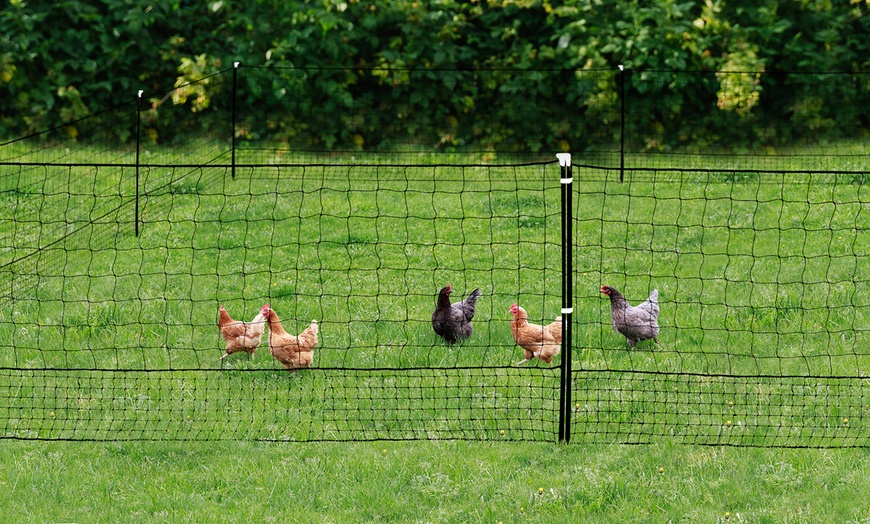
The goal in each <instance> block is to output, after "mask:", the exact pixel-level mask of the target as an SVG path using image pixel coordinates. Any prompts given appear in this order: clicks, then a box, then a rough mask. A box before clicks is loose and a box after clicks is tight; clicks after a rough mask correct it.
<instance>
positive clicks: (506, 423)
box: [0, 162, 561, 440]
mask: <svg viewBox="0 0 870 524" xmlns="http://www.w3.org/2000/svg"><path fill="white" fill-rule="evenodd" d="M24 169H25V168H22V171H21V174H20V177H19V178H20V179H21V180H22V181H23V180H26V179H27V173H25V171H24ZM76 169H77V168H70V167H62V168H46V169H41V170H38V171H37V174H38V177H39V178H38V179H39V180H43V179H44V178H43V177H44V175H45V174H46V173H47V174H49V175H50V176H51V175H54V176H59V177H67V178H68V179H73V178H74V179H75V180H77V181H79V183H80V184H81V185H82V186H83V187H94V188H99V187H100V186H101V184H106V185H107V186H109V187H110V189H108V190H106V191H104V192H100V191H99V190H95V191H92V193H94V194H88V192H87V191H84V190H82V191H81V192H69V191H65V190H63V189H60V188H63V187H67V186H66V184H52V183H49V182H40V183H41V184H42V185H41V186H39V188H40V189H41V191H35V192H34V194H37V195H38V198H32V199H31V198H27V197H23V196H17V197H16V198H15V199H14V200H13V201H12V203H11V206H9V208H7V212H6V213H7V214H6V217H5V219H4V220H5V221H6V222H7V223H12V224H13V225H14V228H15V229H16V235H17V236H18V238H19V242H18V244H17V245H18V246H19V248H18V249H17V250H13V251H11V252H10V253H8V255H7V256H8V259H7V261H6V268H7V273H6V275H5V278H6V282H5V284H4V289H5V290H6V291H5V293H4V301H5V303H6V306H7V307H6V308H4V311H5V313H4V314H3V321H2V322H0V326H2V329H3V331H4V332H5V336H4V337H3V340H6V341H7V343H6V346H5V347H4V351H3V352H2V357H0V358H2V363H0V368H3V369H5V370H7V372H6V373H5V375H4V379H3V380H2V381H0V383H2V384H3V386H2V388H0V396H2V398H3V407H2V410H3V416H2V417H0V420H3V421H4V423H5V427H4V430H3V435H5V436H6V437H8V438H45V439H98V440H103V439H120V440H125V439H137V438H148V439H194V440H199V439H213V438H250V439H258V440H330V439H336V440H355V439H408V438H418V439H419V438H451V439H454V438H465V439H480V438H490V439H500V438H506V439H519V440H525V439H529V440H531V439H540V438H545V439H551V438H553V437H552V436H553V433H554V432H555V428H556V423H557V419H558V417H557V415H556V413H557V409H558V401H559V399H558V390H559V372H558V369H557V368H556V367H554V366H556V365H557V362H554V363H553V364H552V366H551V365H547V364H544V363H540V365H537V364H534V363H532V364H529V365H526V366H515V364H516V363H517V362H518V361H520V360H522V356H523V352H522V350H521V349H520V348H519V347H518V346H517V345H516V344H515V342H514V339H513V337H512V334H511V329H510V319H511V313H510V306H511V305H512V304H513V303H519V304H521V305H522V306H524V307H525V308H526V309H527V310H528V311H529V315H530V318H531V319H537V320H539V321H541V320H544V321H552V320H553V319H554V318H555V317H556V316H558V315H559V314H560V310H559V306H560V300H561V297H560V293H559V290H560V286H561V245H560V240H561V237H560V232H559V227H558V224H559V220H560V216H561V215H560V209H559V206H560V201H559V192H560V186H559V178H558V174H559V170H558V166H555V165H554V162H545V163H533V164H526V165H514V166H486V165H461V166H452V165H445V166H430V167H426V168H409V167H407V166H383V165H381V166H365V165H328V166H327V165H307V166H275V167H265V166H256V167H253V166H249V167H245V166H237V168H236V170H235V178H233V177H232V172H231V170H230V169H229V168H227V167H199V168H189V167H179V168H171V167H162V166H161V167H148V168H145V169H143V170H142V173H141V175H142V176H141V189H140V199H139V202H138V213H139V215H138V216H139V235H138V236H137V235H136V234H135V228H134V221H135V219H136V216H137V215H136V213H134V201H133V199H132V198H129V196H128V195H127V194H118V193H124V191H118V189H117V188H118V187H119V186H122V185H123V184H124V182H119V179H123V176H124V170H123V169H113V168H110V167H98V166H89V167H88V168H87V170H82V171H80V172H77V171H76ZM50 176H49V179H50ZM34 181H35V180H34ZM37 202H38V203H37ZM35 204H36V205H35ZM34 212H41V213H55V214H57V215H58V216H62V217H65V218H64V219H63V224H62V225H63V226H64V227H57V226H54V227H46V224H44V223H43V222H42V221H40V220H39V219H38V218H36V217H33V215H30V218H28V214H30V213H34ZM28 238H32V239H33V242H28V241H27V240H26V239H28ZM447 284H450V285H451V286H452V288H453V289H455V290H456V295H455V296H454V301H457V300H461V299H462V298H464V296H465V295H466V294H468V293H470V292H471V290H472V289H474V288H480V289H481V290H482V296H481V297H480V298H479V300H478V301H477V308H476V309H477V311H476V315H475V316H474V319H473V325H474V331H473V335H472V336H471V338H469V339H466V340H462V341H460V342H458V343H455V344H448V343H447V342H445V341H444V340H442V339H441V338H440V337H439V336H438V335H436V334H435V333H434V332H433V330H432V326H431V315H432V313H433V310H434V308H435V298H436V295H437V294H438V290H439V289H440V288H442V287H444V286H446V285H447ZM459 295H462V297H459V298H456V297H457V296H459ZM266 304H268V305H269V307H270V309H271V310H273V311H274V312H275V313H276V314H277V317H276V320H279V321H280V323H281V324H282V326H283V328H284V329H285V330H286V331H287V332H288V333H289V334H294V335H295V334H299V333H300V332H302V331H303V330H304V329H305V328H306V327H307V326H309V324H310V323H311V321H312V320H313V319H316V320H317V323H318V326H319V333H318V335H319V337H318V338H319V340H318V342H317V345H316V347H315V348H314V352H313V362H312V363H311V366H310V367H311V368H310V369H305V370H302V371H299V372H296V373H292V372H289V371H286V370H285V369H284V366H283V365H282V364H281V363H280V362H279V361H278V360H276V358H277V356H276V358H273V356H272V355H270V344H269V333H270V332H272V331H274V329H273V328H274V327H275V326H273V325H271V324H270V326H269V328H268V329H264V326H263V324H262V320H260V321H259V322H260V329H261V332H262V331H266V334H265V335H263V337H262V341H261V342H260V344H259V347H258V348H257V349H256V350H255V351H254V352H253V354H248V352H246V351H241V352H238V353H233V354H231V355H229V356H226V355H225V352H224V350H225V341H224V339H222V338H221V334H220V333H219V330H218V308H219V306H223V307H224V308H225V310H226V311H227V312H228V313H229V314H230V315H231V316H232V317H233V319H234V320H244V321H250V320H252V317H254V316H255V314H257V313H258V312H260V311H261V309H262V306H264V305H266ZM222 356H224V358H221V357H222Z"/></svg>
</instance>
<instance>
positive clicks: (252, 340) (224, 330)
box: [218, 305, 266, 360]
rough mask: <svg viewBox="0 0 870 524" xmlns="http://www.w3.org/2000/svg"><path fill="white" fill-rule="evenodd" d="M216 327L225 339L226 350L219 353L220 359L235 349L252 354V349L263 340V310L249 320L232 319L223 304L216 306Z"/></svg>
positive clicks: (254, 349)
mask: <svg viewBox="0 0 870 524" xmlns="http://www.w3.org/2000/svg"><path fill="white" fill-rule="evenodd" d="M218 329H219V330H220V333H221V336H222V337H224V340H226V341H227V347H226V352H225V353H224V354H223V355H221V358H220V359H221V360H223V359H225V358H227V357H228V356H229V355H232V354H233V353H235V352H237V351H246V352H247V353H248V354H249V355H251V356H253V355H254V351H256V350H257V348H258V347H260V342H261V341H262V340H263V331H264V330H265V329H266V323H265V322H264V319H263V311H262V310H260V312H259V313H257V316H255V317H254V318H253V319H252V320H251V321H250V322H239V321H238V320H233V319H232V318H231V317H230V314H229V313H227V310H226V309H224V307H223V305H221V306H220V307H219V308H218Z"/></svg>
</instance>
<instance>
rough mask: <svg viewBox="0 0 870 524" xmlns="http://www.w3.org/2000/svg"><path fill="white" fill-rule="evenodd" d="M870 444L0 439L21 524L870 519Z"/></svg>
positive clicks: (8, 498) (1, 460) (1, 472)
mask: <svg viewBox="0 0 870 524" xmlns="http://www.w3.org/2000/svg"><path fill="white" fill-rule="evenodd" d="M868 474H870V455H868V453H867V452H866V451H865V450H783V449H756V448H728V447H695V446H682V445H671V444H668V443H667V442H662V441H659V442H656V443H654V444H649V445H643V446H625V445H604V444H602V445H595V446H588V445H583V444H571V445H568V446H561V445H555V444H552V443H549V442H541V443H525V444H520V443H516V442H507V443H480V442H445V441H441V442H374V443H350V444H348V443H341V444H339V443H309V444H257V443H249V442H227V443H214V442H195V443H185V442H173V443H149V442H126V443H67V442H8V441H7V442H4V443H3V444H2V445H0V486H2V488H3V491H4V496H3V497H2V498H0V513H2V514H3V516H4V520H8V521H9V522H79V523H89V522H242V521H245V522H299V523H306V522H333V523H357V522H395V523H404V522H433V523H447V522H455V523H495V524H497V523H499V522H502V523H563V522H596V523H599V522H600V523H628V522H637V523H640V522H684V523H694V522H698V523H708V522H722V523H724V522H757V523H818V522H856V523H857V522H866V521H867V519H868V517H870V484H868V483H867V478H868Z"/></svg>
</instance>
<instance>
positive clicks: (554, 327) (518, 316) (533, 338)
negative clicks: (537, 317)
mask: <svg viewBox="0 0 870 524" xmlns="http://www.w3.org/2000/svg"><path fill="white" fill-rule="evenodd" d="M511 315H513V317H514V318H513V320H511V333H513V335H514V340H515V341H516V343H517V345H519V346H520V347H521V348H523V356H524V357H525V360H522V361H520V362H517V364H518V365H519V364H525V363H526V362H528V361H529V360H532V359H533V358H538V359H540V360H542V361H544V362H546V363H547V364H549V363H550V362H552V361H553V357H554V356H556V355H558V354H559V351H560V350H561V349H562V317H560V316H559V317H556V320H554V321H553V322H551V323H550V324H547V325H546V326H542V325H540V324H530V323H529V315H528V314H527V313H526V310H525V309H523V308H521V307H520V306H518V305H516V304H513V305H511Z"/></svg>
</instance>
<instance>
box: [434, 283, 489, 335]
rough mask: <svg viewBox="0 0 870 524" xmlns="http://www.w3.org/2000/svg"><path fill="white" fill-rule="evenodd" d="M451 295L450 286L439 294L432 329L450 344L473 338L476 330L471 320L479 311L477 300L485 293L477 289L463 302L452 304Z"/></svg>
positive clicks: (451, 289)
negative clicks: (472, 334) (477, 310)
mask: <svg viewBox="0 0 870 524" xmlns="http://www.w3.org/2000/svg"><path fill="white" fill-rule="evenodd" d="M450 293H453V288H452V287H450V284H447V285H446V286H444V287H443V288H442V289H441V291H440V292H439V293H438V302H437V303H436V305H435V311H434V312H433V313H432V329H433V330H435V333H437V334H438V335H440V336H441V338H443V339H444V340H446V341H447V343H449V344H453V343H454V342H457V341H459V340H463V339H466V338H468V337H470V336H471V333H472V331H473V330H474V328H473V327H472V325H471V319H473V318H474V313H475V311H476V309H477V299H478V297H480V296H481V295H482V294H483V293H481V291H480V289H475V290H474V291H472V292H471V294H470V295H468V297H467V298H466V299H465V300H463V301H462V302H457V303H455V304H451V303H450Z"/></svg>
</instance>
